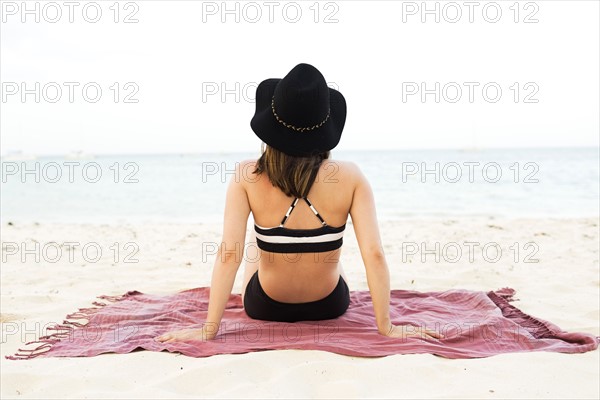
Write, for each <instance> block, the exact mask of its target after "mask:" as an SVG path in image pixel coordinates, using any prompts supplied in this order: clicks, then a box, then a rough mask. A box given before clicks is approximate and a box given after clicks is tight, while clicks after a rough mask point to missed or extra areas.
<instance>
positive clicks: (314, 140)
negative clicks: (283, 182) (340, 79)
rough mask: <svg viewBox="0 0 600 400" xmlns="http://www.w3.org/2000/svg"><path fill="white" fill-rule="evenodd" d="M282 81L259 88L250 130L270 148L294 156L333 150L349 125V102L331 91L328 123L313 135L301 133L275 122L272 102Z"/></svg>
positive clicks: (268, 83) (265, 84)
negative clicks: (347, 108)
mask: <svg viewBox="0 0 600 400" xmlns="http://www.w3.org/2000/svg"><path fill="white" fill-rule="evenodd" d="M279 81H281V79H276V78H272V79H266V80H264V81H262V82H261V83H260V84H259V85H258V87H257V88H256V112H255V114H254V117H252V120H251V121H250V126H251V128H252V130H253V131H254V133H255V134H256V136H258V137H259V138H260V139H261V140H262V141H263V142H265V143H266V144H267V145H269V146H271V147H274V148H275V149H277V150H279V151H282V152H284V153H286V154H289V155H292V156H309V155H313V154H316V153H323V152H325V151H328V150H331V149H333V148H334V147H335V146H337V144H338V143H339V141H340V138H341V137H342V131H343V130H344V125H345V123H346V99H344V96H343V95H342V94H341V93H340V92H338V91H337V90H335V89H332V88H328V89H329V104H330V115H329V119H328V120H327V122H325V123H324V124H323V125H322V126H321V127H319V128H318V129H315V130H312V131H304V132H299V131H296V130H294V129H290V128H287V127H285V126H284V125H283V124H282V123H280V122H279V121H277V120H276V119H275V116H274V115H273V111H272V110H271V99H272V97H273V93H274V92H275V87H276V86H277V83H279Z"/></svg>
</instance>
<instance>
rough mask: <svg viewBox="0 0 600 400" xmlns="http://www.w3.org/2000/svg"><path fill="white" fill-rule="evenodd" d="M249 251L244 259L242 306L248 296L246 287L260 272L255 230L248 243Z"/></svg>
mask: <svg viewBox="0 0 600 400" xmlns="http://www.w3.org/2000/svg"><path fill="white" fill-rule="evenodd" d="M247 249H250V251H249V253H250V254H248V251H247V252H246V255H245V257H244V280H243V283H242V304H244V295H245V294H246V287H247V286H248V282H250V278H252V275H254V273H255V272H256V271H258V262H259V260H260V250H259V249H258V246H257V245H256V233H255V232H254V230H252V231H251V233H250V241H249V242H248V245H247Z"/></svg>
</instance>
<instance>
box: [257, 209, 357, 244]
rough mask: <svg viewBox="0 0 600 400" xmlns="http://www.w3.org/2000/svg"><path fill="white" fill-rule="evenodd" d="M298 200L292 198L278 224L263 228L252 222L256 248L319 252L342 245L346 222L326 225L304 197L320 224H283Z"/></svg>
mask: <svg viewBox="0 0 600 400" xmlns="http://www.w3.org/2000/svg"><path fill="white" fill-rule="evenodd" d="M298 200H300V199H299V198H296V199H294V201H293V202H292V205H291V206H290V208H289V209H288V211H287V213H286V214H285V216H284V217H283V219H282V220H281V224H279V226H276V227H273V228H263V227H262V226H258V225H256V224H254V230H255V231H256V244H257V245H258V248H259V249H261V250H265V251H269V252H272V253H319V252H324V251H331V250H336V249H339V248H340V247H341V246H342V241H343V236H344V229H345V228H346V224H344V225H342V226H340V227H337V228H334V227H332V226H329V225H327V223H326V222H325V221H324V220H323V218H322V217H321V215H319V212H318V211H317V210H316V209H315V207H313V205H312V204H311V203H310V201H308V198H306V197H304V201H306V204H308V206H309V207H310V209H311V210H312V211H313V212H314V213H315V215H316V216H317V218H319V220H320V221H321V225H322V226H321V227H319V228H314V229H289V228H286V227H284V226H283V224H285V221H286V220H287V219H288V217H289V216H290V214H291V213H292V211H293V210H294V207H296V204H298Z"/></svg>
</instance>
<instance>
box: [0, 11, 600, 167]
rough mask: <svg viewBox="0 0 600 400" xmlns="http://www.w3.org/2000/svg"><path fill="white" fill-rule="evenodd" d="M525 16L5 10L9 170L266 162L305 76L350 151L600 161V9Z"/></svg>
mask: <svg viewBox="0 0 600 400" xmlns="http://www.w3.org/2000/svg"><path fill="white" fill-rule="evenodd" d="M515 3H516V2H515V1H496V2H475V3H470V4H475V5H473V6H468V5H466V4H467V2H444V1H438V2H433V1H430V2H427V3H426V4H425V3H423V2H421V1H418V2H402V1H395V2H394V1H330V2H328V1H321V2H316V1H295V2H285V1H274V2H267V1H264V2H263V1H257V2H243V1H237V2H236V1H229V2H227V3H224V2H221V1H218V2H211V1H209V2H200V1H169V2H163V1H148V0H147V1H131V2H127V1H121V2H119V3H118V4H117V6H115V1H114V0H111V1H95V2H87V1H81V2H75V4H76V5H75V6H73V8H69V7H68V6H65V5H64V2H44V1H37V2H36V1H28V2H26V7H27V9H24V7H23V3H22V2H21V1H16V2H12V1H2V2H1V4H0V9H1V13H2V14H1V21H2V24H1V25H0V81H1V82H2V87H1V96H0V97H1V99H0V147H1V152H0V153H1V154H2V155H5V154H9V153H13V152H23V153H25V154H35V155H44V154H52V155H55V154H68V153H71V152H78V151H81V152H84V153H88V154H135V153H144V154H146V153H150V154H154V153H202V152H239V151H248V152H251V151H256V152H258V151H259V150H260V144H261V142H260V140H259V139H258V138H257V137H256V136H255V135H254V133H253V132H252V130H251V128H250V119H251V118H252V116H253V113H254V91H255V88H256V86H257V84H258V83H259V82H260V81H262V80H264V79H268V78H282V77H283V76H285V75H286V74H287V73H288V72H289V71H290V70H291V69H292V68H293V67H294V66H295V65H297V64H298V63H309V64H312V65H314V66H315V67H317V68H318V69H319V70H320V71H321V72H322V73H323V75H324V76H325V79H326V80H327V82H328V84H329V86H330V87H333V88H335V89H337V90H339V91H340V92H341V93H342V94H343V95H344V97H345V99H346V102H347V106H348V115H347V119H346V125H345V129H344V132H343V135H342V139H341V141H340V144H339V145H338V147H337V149H340V150H362V149H411V148H461V149H462V148H466V149H472V148H506V147H508V148H512V147H546V146H550V147H572V146H598V145H599V140H600V139H599V136H600V126H599V119H600V116H599V112H600V111H599V110H600V104H599V89H600V82H599V76H600V66H599V51H600V50H599V49H600V43H599V38H600V32H599V16H600V10H599V2H597V1H535V2H526V1H522V2H519V3H516V5H515ZM36 4H37V6H36ZM424 4H425V6H424ZM436 4H437V6H436ZM36 7H37V8H36ZM27 10H29V12H28V11H27ZM36 18H37V19H38V21H36ZM436 19H437V20H436ZM70 20H72V21H70ZM98 90H99V91H98ZM36 97H37V98H36ZM436 100H437V101H436Z"/></svg>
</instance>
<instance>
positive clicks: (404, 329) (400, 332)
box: [379, 324, 444, 339]
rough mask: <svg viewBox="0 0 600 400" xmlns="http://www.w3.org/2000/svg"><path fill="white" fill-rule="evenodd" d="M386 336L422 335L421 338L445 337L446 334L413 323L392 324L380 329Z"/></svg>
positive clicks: (400, 337)
mask: <svg viewBox="0 0 600 400" xmlns="http://www.w3.org/2000/svg"><path fill="white" fill-rule="evenodd" d="M379 333H381V334H382V335H384V336H388V337H391V338H398V339H405V338H408V337H420V338H421V339H443V338H444V335H442V334H441V333H438V332H436V331H432V330H430V329H423V328H421V327H419V326H413V325H392V324H390V325H389V326H388V328H387V329H385V330H383V331H380V332H379Z"/></svg>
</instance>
